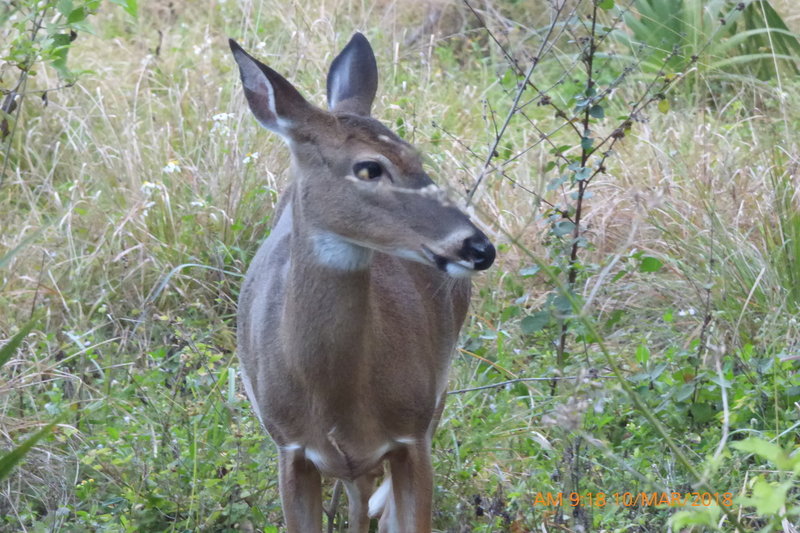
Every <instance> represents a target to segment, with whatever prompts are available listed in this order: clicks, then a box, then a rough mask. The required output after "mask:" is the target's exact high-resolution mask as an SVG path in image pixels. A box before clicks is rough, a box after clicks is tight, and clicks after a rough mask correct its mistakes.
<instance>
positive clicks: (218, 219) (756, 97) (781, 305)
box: [0, 0, 800, 532]
mask: <svg viewBox="0 0 800 533" xmlns="http://www.w3.org/2000/svg"><path fill="white" fill-rule="evenodd" d="M668 3H669V4H674V5H675V9H673V10H670V11H669V15H667V14H665V13H666V12H661V11H659V10H661V9H663V6H665V5H666V4H668ZM114 4H119V5H114ZM120 6H122V8H120ZM76 10H79V11H76ZM73 13H75V14H73ZM26 17H28V18H26ZM31 17H32V18H31ZM81 17H82V18H81ZM721 19H722V20H721ZM798 21H800V10H799V9H798V7H797V6H796V5H795V3H794V2H790V1H788V0H776V1H773V2H771V3H769V2H765V1H758V2H744V3H742V5H739V4H738V3H735V2H723V1H713V2H696V1H690V0H684V1H683V2H677V1H676V2H652V1H644V0H642V1H638V0H631V1H617V2H614V1H612V0H597V1H592V0H582V1H576V2H568V3H560V2H558V3H554V4H553V5H551V4H550V3H546V2H534V3H533V7H532V6H531V4H530V3H523V2H520V3H517V2H513V1H505V0H502V1H501V0H495V1H488V2H483V3H478V2H472V1H471V0H470V2H469V3H468V4H467V3H457V2H435V3H417V2H408V3H406V2H391V3H377V4H371V3H361V2H358V3H349V2H345V1H334V2H328V3H318V2H310V1H306V0H295V1H294V2H290V3H286V2H273V1H271V0H270V1H266V2H263V3H250V2H238V3H234V2H230V1H226V2H209V3H199V4H198V3H196V2H186V1H174V2H170V3H157V2H150V3H148V5H144V3H142V5H138V6H137V4H136V2H130V1H129V2H111V3H101V2H99V1H91V2H85V3H80V2H76V1H73V2H67V1H63V0H62V1H59V2H38V3H35V2H32V1H28V0H23V1H20V2H13V3H9V4H7V5H4V6H2V7H0V35H2V36H3V39H2V43H3V44H2V45H0V58H2V61H3V62H2V63H0V90H2V97H1V98H0V103H3V113H4V114H3V116H2V117H0V120H2V121H3V124H5V126H3V128H2V132H0V137H1V138H2V146H1V147H2V150H1V151H0V157H1V158H2V161H0V168H2V169H3V175H2V176H0V228H2V231H0V339H2V341H0V369H2V374H0V443H1V444H0V448H2V449H3V450H4V453H3V455H2V457H0V479H1V480H0V493H2V496H0V530H3V531H51V530H52V531H76V532H77V531H187V530H191V531H193V530H205V531H280V530H281V527H282V526H281V524H282V517H281V511H280V503H279V498H278V494H277V474H276V470H275V468H276V460H275V450H274V447H273V444H272V443H271V441H270V440H269V439H268V437H266V435H265V434H264V433H263V431H262V430H261V428H260V427H259V426H258V423H257V421H256V419H255V418H254V416H253V415H252V413H251V411H250V408H249V405H248V402H247V400H246V398H245V397H244V395H243V390H242V387H241V383H240V381H239V379H238V375H237V369H238V362H237V360H236V355H235V350H234V348H235V319H234V313H235V302H236V299H237V296H238V290H239V285H240V282H241V276H242V274H243V272H244V271H245V269H246V267H247V265H248V263H249V260H250V258H251V257H252V255H253V253H254V252H255V250H256V249H257V246H258V244H259V242H260V241H261V240H262V239H263V238H264V236H265V235H266V233H267V232H268V231H269V226H270V223H271V214H272V210H273V207H274V205H275V202H276V200H277V196H278V193H279V191H281V190H283V188H284V186H285V179H286V172H285V171H286V168H287V166H288V161H287V152H286V150H285V148H284V147H283V145H282V143H281V142H279V141H278V140H276V139H275V138H274V136H272V135H271V134H269V133H268V132H266V131H264V130H262V129H260V128H259V127H258V126H257V124H256V123H255V121H253V120H252V117H251V116H250V114H249V111H248V110H247V108H246V105H245V104H244V102H243V98H242V93H241V87H240V84H239V81H238V76H237V73H236V68H235V64H234V62H233V60H232V58H231V57H230V53H229V51H228V48H227V45H226V38H227V37H228V36H231V37H234V38H236V39H237V40H239V41H240V42H242V44H243V45H246V47H247V48H248V49H250V50H253V52H254V54H255V55H256V56H258V57H260V58H263V59H264V60H265V61H266V62H267V63H268V64H270V66H272V67H274V68H275V69H276V70H278V71H280V72H282V73H284V74H286V75H287V77H288V78H289V79H291V80H292V81H293V82H294V83H295V84H296V85H297V86H298V87H300V88H301V89H302V90H303V92H304V94H306V95H307V96H308V97H309V99H310V100H312V101H314V102H317V103H319V104H320V105H321V104H322V103H323V102H324V91H325V89H324V80H325V78H324V73H325V72H326V69H327V65H328V64H329V63H330V60H331V58H332V57H333V54H334V53H335V52H336V51H337V50H339V49H340V48H341V47H342V46H343V45H344V44H345V43H346V41H347V40H348V39H349V37H350V35H351V34H352V31H354V30H356V29H358V30H361V31H364V32H365V33H366V34H367V36H368V37H369V39H370V41H371V42H372V44H373V46H374V48H375V51H376V55H377V56H378V66H379V69H380V74H381V85H380V88H379V95H378V101H377V102H376V109H375V115H376V116H377V117H379V118H380V119H382V120H384V121H385V122H386V123H387V124H388V125H391V126H392V128H393V129H394V130H395V131H397V132H398V134H400V135H401V136H403V137H405V138H406V139H408V140H409V141H411V142H413V143H415V144H416V145H417V146H419V147H420V148H421V149H422V151H423V152H424V153H425V154H426V155H427V165H428V169H429V171H430V174H431V175H432V176H434V178H435V179H436V180H437V181H439V182H440V183H445V184H448V185H449V186H450V187H451V189H452V191H453V196H454V197H461V198H463V200H464V201H468V202H469V203H470V205H471V208H472V209H474V211H475V219H476V220H478V221H479V222H480V223H482V225H483V227H484V228H486V230H487V232H488V233H490V234H491V235H492V236H493V239H494V240H495V242H496V243H497V244H498V247H499V257H498V263H497V265H496V266H495V267H493V269H492V270H490V271H489V272H487V273H485V274H483V275H481V276H479V277H477V278H476V279H475V290H474V297H473V304H472V312H471V314H470V318H469V319H468V323H467V325H466V326H465V331H464V336H463V343H462V347H461V349H460V351H459V353H458V354H457V357H456V359H455V363H454V369H453V376H452V380H451V389H452V391H453V392H452V394H451V396H450V399H449V402H448V406H447V408H446V409H445V413H444V419H443V420H442V423H441V424H440V427H439V431H438V433H437V435H436V438H435V442H434V463H435V467H436V478H435V479H436V492H435V497H436V502H435V507H436V514H435V527H436V528H437V530H438V531H459V532H460V531H475V532H480V531H487V532H489V531H513V532H524V531H534V530H535V531H541V530H546V531H581V530H582V531H600V530H606V531H666V530H668V529H672V530H674V531H715V530H720V531H735V530H736V528H737V527H738V528H739V531H790V530H791V527H793V526H794V527H797V526H798V524H800V452H798V449H799V448H800V446H799V445H800V437H798V435H800V431H798V428H800V411H798V408H797V405H798V403H800V373H798V366H799V363H798V361H800V341H798V339H800V321H799V320H798V319H799V318H800V274H798V273H799V272H800V192H799V191H800V187H799V186H798V179H799V178H798V163H799V162H800V159H799V158H800V151H798V143H797V141H796V135H795V131H798V130H799V129H800V84H799V82H798V80H797V75H796V74H797V69H798V50H800V45H798V41H797V37H796V33H794V32H796V31H797V30H798V27H797V23H798ZM31 24H33V26H31ZM32 28H38V29H36V31H35V32H31V29H32ZM731 28H736V29H735V30H731ZM70 32H74V33H75V34H76V36H77V38H74V39H69V40H65V38H64V37H54V36H57V35H67V36H68V37H69V36H70V35H71V33H70ZM67 50H68V52H69V53H68V55H67ZM67 57H68V61H67ZM742 58H746V59H742ZM34 74H35V75H34ZM23 78H24V83H21V80H23ZM56 88H61V89H60V90H58V91H53V89H56ZM43 94H44V95H46V98H38V97H40V96H41V95H43ZM30 96H37V98H30ZM22 97H24V98H25V100H24V105H20V104H21V103H22V102H23V101H22V100H20V98H22ZM9 102H14V103H15V104H16V105H14V106H12V105H11V104H10V103H9ZM26 452H27V455H25V453H26ZM23 455H24V457H23ZM331 490H332V488H331ZM559 495H560V496H561V499H560V500H559ZM341 510H342V509H341V506H340V508H339V509H338V511H339V513H338V514H337V513H336V512H335V510H333V509H331V510H330V511H331V512H330V515H331V516H335V518H334V521H333V522H334V523H333V524H331V530H343V528H344V517H343V516H341V514H342V513H341Z"/></svg>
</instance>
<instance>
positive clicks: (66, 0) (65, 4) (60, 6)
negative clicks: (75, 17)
mask: <svg viewBox="0 0 800 533" xmlns="http://www.w3.org/2000/svg"><path fill="white" fill-rule="evenodd" d="M56 9H57V10H58V12H59V13H61V14H62V15H64V16H65V17H67V16H69V14H70V13H72V11H73V9H74V7H73V5H72V0H59V1H58V2H56Z"/></svg>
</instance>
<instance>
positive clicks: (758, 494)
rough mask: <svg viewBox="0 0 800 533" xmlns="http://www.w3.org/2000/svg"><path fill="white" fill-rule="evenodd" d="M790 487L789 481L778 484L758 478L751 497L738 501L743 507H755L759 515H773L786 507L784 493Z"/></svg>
mask: <svg viewBox="0 0 800 533" xmlns="http://www.w3.org/2000/svg"><path fill="white" fill-rule="evenodd" d="M747 440H750V439H747ZM791 486H792V482H791V481H787V482H785V483H781V484H778V483H770V482H769V481H767V480H765V479H763V478H758V479H757V480H756V482H755V485H754V486H753V496H752V497H751V498H740V500H739V501H740V503H742V504H743V505H746V506H753V507H755V508H756V511H758V514H760V515H774V514H776V513H777V512H778V511H780V510H781V508H782V507H783V506H784V505H786V493H787V492H788V491H789V489H790V488H791Z"/></svg>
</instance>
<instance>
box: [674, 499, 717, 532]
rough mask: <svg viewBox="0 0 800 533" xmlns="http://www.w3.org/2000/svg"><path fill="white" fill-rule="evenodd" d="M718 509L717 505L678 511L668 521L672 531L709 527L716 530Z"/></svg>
mask: <svg viewBox="0 0 800 533" xmlns="http://www.w3.org/2000/svg"><path fill="white" fill-rule="evenodd" d="M720 512H721V511H720V508H719V506H718V505H710V506H708V507H699V508H696V509H692V510H691V511H678V512H677V513H675V514H674V515H672V518H671V519H670V524H671V525H672V529H673V531H679V530H680V531H682V530H683V528H685V527H686V526H709V527H712V528H716V525H717V520H719V515H720Z"/></svg>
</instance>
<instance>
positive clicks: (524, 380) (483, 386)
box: [447, 374, 615, 394]
mask: <svg viewBox="0 0 800 533" xmlns="http://www.w3.org/2000/svg"><path fill="white" fill-rule="evenodd" d="M586 377H587V376H555V377H551V378H517V379H509V380H507V381H501V382H499V383H492V384H491V385H482V386H480V387H471V388H469V389H458V390H451V391H448V392H447V394H462V393H465V392H472V391H476V390H484V389H496V388H498V387H505V386H506V385H511V384H513V383H522V382H526V381H552V380H554V379H555V380H568V379H582V378H586ZM588 377H591V378H592V379H594V378H602V379H607V378H613V377H615V376H614V374H603V375H602V376H588Z"/></svg>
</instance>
